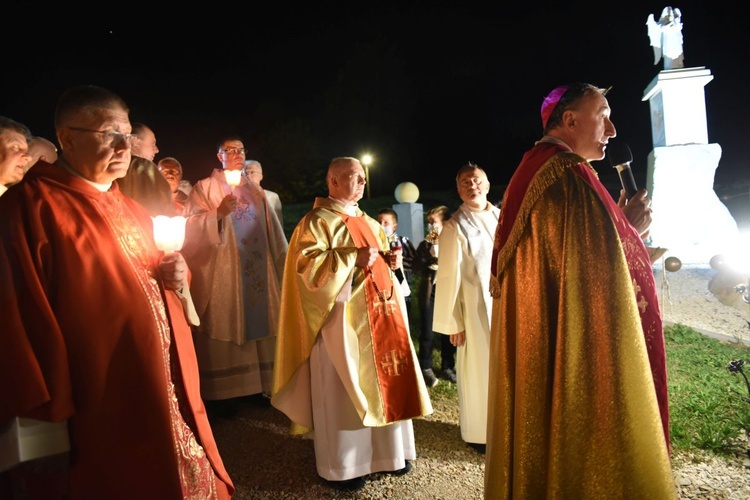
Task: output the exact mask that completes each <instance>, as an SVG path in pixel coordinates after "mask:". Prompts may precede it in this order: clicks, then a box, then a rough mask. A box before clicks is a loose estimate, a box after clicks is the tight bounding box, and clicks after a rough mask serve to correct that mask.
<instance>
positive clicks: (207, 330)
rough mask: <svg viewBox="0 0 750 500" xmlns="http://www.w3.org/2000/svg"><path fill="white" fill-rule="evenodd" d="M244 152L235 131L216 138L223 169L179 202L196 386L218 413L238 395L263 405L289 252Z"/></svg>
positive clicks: (233, 407) (233, 406) (227, 409)
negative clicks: (193, 322)
mask: <svg viewBox="0 0 750 500" xmlns="http://www.w3.org/2000/svg"><path fill="white" fill-rule="evenodd" d="M245 155H246V151H245V146H244V144H243V142H242V139H240V138H239V137H235V136H232V137H227V138H225V139H223V140H221V141H220V142H219V144H218V147H217V153H216V156H217V158H218V159H219V162H221V167H222V168H218V169H215V170H214V171H213V172H212V174H211V175H210V176H209V177H207V178H205V179H201V180H199V181H198V182H196V183H195V185H194V186H193V189H192V190H191V191H190V194H189V196H188V200H187V204H186V205H185V215H187V216H188V227H187V236H186V240H185V246H184V247H183V249H184V252H185V258H186V259H187V261H188V264H189V265H190V269H191V271H192V272H193V282H192V284H193V286H192V292H193V298H194V301H195V306H196V309H197V311H198V315H199V316H200V326H198V327H197V328H196V334H195V347H196V351H197V354H198V364H199V366H200V372H201V393H202V394H203V398H204V399H205V400H207V401H208V403H207V404H208V408H209V410H210V411H212V412H214V413H218V414H224V415H227V414H231V413H233V412H234V410H236V408H237V406H236V405H237V403H238V402H239V400H238V399H237V398H241V397H245V396H253V395H257V396H255V397H253V398H250V399H252V400H254V401H257V402H260V403H262V404H268V399H267V398H266V397H265V396H264V394H263V393H264V392H266V393H267V392H270V390H271V377H272V374H273V357H274V349H275V345H276V326H277V322H278V309H279V289H280V287H281V274H282V272H283V268H284V258H285V257H286V251H287V241H286V237H285V236H284V231H283V228H282V227H281V223H280V222H279V219H278V218H277V217H275V216H274V215H273V214H272V211H271V208H270V207H269V206H268V202H267V200H266V196H265V194H264V193H263V188H261V187H260V186H259V185H258V184H256V183H254V182H248V180H247V178H246V177H242V176H241V175H240V174H241V173H242V171H243V167H244V166H245ZM232 175H236V176H237V177H236V178H234V180H232V179H233V177H232ZM230 181H231V183H230Z"/></svg>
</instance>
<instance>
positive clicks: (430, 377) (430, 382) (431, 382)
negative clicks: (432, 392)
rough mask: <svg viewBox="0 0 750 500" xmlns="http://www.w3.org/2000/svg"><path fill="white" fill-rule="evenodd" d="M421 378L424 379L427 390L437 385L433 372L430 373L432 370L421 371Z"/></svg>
mask: <svg viewBox="0 0 750 500" xmlns="http://www.w3.org/2000/svg"><path fill="white" fill-rule="evenodd" d="M422 377H424V383H425V385H426V386H427V387H429V388H433V387H435V386H436V385H437V384H438V379H437V377H436V376H435V372H433V371H432V368H427V369H426V370H422Z"/></svg>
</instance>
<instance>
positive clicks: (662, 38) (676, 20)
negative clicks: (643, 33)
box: [646, 7, 685, 69]
mask: <svg viewBox="0 0 750 500" xmlns="http://www.w3.org/2000/svg"><path fill="white" fill-rule="evenodd" d="M681 18H682V13H681V12H680V9H678V8H674V9H673V8H672V7H664V10H662V11H661V17H660V18H659V22H658V23H657V22H656V21H655V20H654V15H653V14H649V15H648V19H646V26H647V27H648V37H649V39H650V40H651V46H652V47H653V48H654V64H659V59H661V58H662V57H663V58H664V69H677V68H683V67H684V66H685V65H684V62H683V53H682V20H681Z"/></svg>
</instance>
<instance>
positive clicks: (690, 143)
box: [642, 7, 739, 264]
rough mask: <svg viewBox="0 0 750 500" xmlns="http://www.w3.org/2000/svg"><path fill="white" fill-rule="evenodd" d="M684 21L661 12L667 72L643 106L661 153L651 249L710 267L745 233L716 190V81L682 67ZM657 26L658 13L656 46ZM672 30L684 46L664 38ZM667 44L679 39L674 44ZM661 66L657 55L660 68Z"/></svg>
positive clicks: (654, 161) (652, 158)
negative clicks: (712, 121)
mask: <svg viewBox="0 0 750 500" xmlns="http://www.w3.org/2000/svg"><path fill="white" fill-rule="evenodd" d="M680 19H681V14H680V11H679V9H672V8H671V7H667V8H665V9H664V11H663V12H662V19H661V20H660V24H659V25H658V26H660V27H659V28H658V29H660V30H661V44H660V47H661V51H662V56H664V70H662V71H660V72H659V74H658V75H656V77H654V79H653V80H651V83H649V84H648V86H647V87H646V90H645V91H644V94H643V99H642V100H644V101H648V102H649V106H650V108H651V136H652V141H653V146H654V149H653V150H652V151H651V153H649V157H648V175H647V186H646V188H647V189H648V192H649V196H650V197H651V208H652V209H653V211H654V212H653V223H652V225H651V230H650V232H649V239H650V245H651V246H659V247H663V248H667V249H668V251H669V253H670V254H672V255H675V256H677V257H678V258H679V259H680V260H681V261H682V262H683V263H694V264H708V262H709V261H710V260H711V257H713V256H714V255H717V254H721V253H726V252H728V251H731V249H732V248H733V247H734V246H736V245H737V241H738V237H739V231H738V228H737V223H736V221H735V220H734V218H733V217H732V215H731V214H730V212H729V210H728V209H727V207H726V206H725V205H724V204H723V203H722V202H721V200H719V198H718V196H716V193H715V192H714V190H713V184H714V175H715V172H716V167H718V165H719V159H720V158H721V146H719V145H718V144H710V143H709V142H708V127H707V122H706V98H705V91H704V86H705V85H706V84H707V83H708V82H710V81H711V80H713V76H712V75H711V71H710V70H708V69H706V68H705V67H703V66H700V67H694V68H683V52H682V33H681V30H682V22H681V20H680ZM665 22H666V24H664V23H665ZM652 23H654V21H653V14H651V15H649V20H648V21H647V25H649V29H648V34H649V37H650V38H651V45H652V46H654V30H655V29H657V28H653V27H652ZM672 29H675V30H677V31H678V32H679V39H678V38H677V35H676V34H674V33H672V32H669V33H670V34H668V35H665V34H664V30H672ZM665 38H674V40H673V43H672V44H670V43H669V42H666V41H665ZM677 41H679V44H678V43H677ZM677 45H679V50H678V48H677ZM654 52H655V53H656V46H654ZM658 62H659V57H658V56H657V58H656V62H655V63H654V64H656V63H658Z"/></svg>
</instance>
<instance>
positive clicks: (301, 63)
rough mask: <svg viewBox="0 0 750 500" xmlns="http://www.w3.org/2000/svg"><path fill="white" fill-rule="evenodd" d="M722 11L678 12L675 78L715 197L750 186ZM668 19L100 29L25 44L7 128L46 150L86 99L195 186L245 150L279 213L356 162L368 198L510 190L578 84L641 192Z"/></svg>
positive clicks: (737, 59) (441, 17) (373, 8)
mask: <svg viewBox="0 0 750 500" xmlns="http://www.w3.org/2000/svg"><path fill="white" fill-rule="evenodd" d="M441 5H442V6H441ZM715 5H716V3H711V2H702V1H693V2H689V3H683V4H674V5H672V6H673V7H677V8H679V9H680V10H681V11H682V22H683V36H684V44H683V46H684V52H685V67H686V68H689V67H698V66H705V67H706V68H708V69H709V70H711V72H712V74H713V76H714V80H713V81H711V82H710V83H709V84H708V85H707V86H706V87H705V92H706V104H707V113H708V134H709V142H712V143H718V144H720V145H721V147H722V150H723V156H722V160H721V162H720V164H719V168H718V170H717V179H722V178H727V179H728V178H730V177H731V176H733V175H747V174H746V173H745V172H744V171H745V170H749V169H747V168H746V159H745V157H744V155H742V150H741V144H742V142H741V141H743V140H745V136H746V135H747V134H746V131H745V128H746V127H747V125H746V124H747V121H748V116H750V109H749V108H750V106H749V105H748V101H747V99H745V98H744V96H745V95H746V92H747V88H748V81H747V80H748V78H747V71H746V70H745V66H746V63H745V62H744V61H743V59H744V57H746V56H747V53H748V51H747V49H748V39H749V38H750V37H749V36H748V35H750V33H748V29H747V27H746V26H745V24H744V22H743V21H742V20H740V21H739V22H736V23H735V24H731V23H732V22H733V19H732V13H731V12H727V11H726V10H725V9H722V8H718V7H716V6H715ZM666 6H667V4H664V3H656V2H645V1H634V2H617V5H615V4H608V3H601V2H590V3H589V2H586V3H584V2H543V3H531V2H523V6H516V7H499V6H496V7H489V8H488V7H467V6H455V5H450V4H441V3H438V2H411V3H409V4H408V6H404V5H400V6H398V7H386V6H384V5H383V4H378V5H375V4H372V3H370V4H367V5H364V6H363V5H360V4H357V5H354V4H353V3H352V4H349V6H348V7H346V8H345V9H344V10H337V11H334V10H333V9H331V8H328V7H326V6H325V5H319V4H316V5H315V6H312V5H311V6H305V7H302V8H297V7H294V8H292V7H290V6H286V7H283V10H281V8H279V7H269V8H268V10H263V11H260V12H257V13H255V14H254V15H252V16H248V15H247V14H243V13H240V12H239V11H238V12H236V13H234V12H232V11H231V10H225V9H223V8H222V9H218V10H217V11H216V12H214V11H212V12H210V13H206V12H200V13H197V14H191V13H188V14H186V15H187V16H188V17H190V18H192V21H190V22H178V21H177V20H176V19H171V18H170V19H164V20H160V19H154V18H152V17H151V16H148V15H143V16H142V18H141V19H140V21H139V22H138V23H136V22H132V23H128V22H124V21H123V20H122V19H121V20H120V24H111V25H110V24H105V21H100V22H99V23H96V24H97V25H98V26H101V28H92V27H91V26H92V25H93V24H87V25H79V26H70V25H68V26H67V27H66V29H65V30H59V31H58V32H57V33H56V34H55V35H52V34H51V33H52V32H51V31H47V32H46V33H47V35H44V34H41V35H38V36H35V37H34V38H35V43H41V44H42V46H44V47H47V48H48V50H47V51H46V52H44V51H42V52H34V53H29V55H28V57H25V52H16V53H15V56H16V58H15V59H14V60H13V61H12V62H11V61H10V59H6V65H7V66H8V68H7V69H6V71H4V76H3V78H2V80H3V81H2V83H1V84H0V85H2V92H0V96H2V97H1V98H0V114H4V115H7V116H10V117H12V118H14V119H16V120H19V121H22V122H24V123H25V124H26V125H28V126H29V127H30V128H31V129H32V132H33V133H35V134H39V135H44V136H47V137H48V138H51V139H54V133H53V127H52V121H53V111H54V105H55V102H56V99H57V97H58V96H59V95H60V94H61V93H62V91H63V90H64V89H66V88H67V87H69V86H71V85H74V84H79V83H94V84H98V85H102V86H104V87H108V88H110V89H112V90H114V91H115V92H117V93H119V94H120V95H121V96H122V97H123V98H124V99H125V100H126V101H127V102H128V103H129V105H130V107H131V120H132V121H142V122H144V123H146V124H148V125H150V126H151V127H152V128H153V129H154V131H155V133H156V137H157V143H158V146H159V148H160V150H161V151H160V153H159V154H158V155H157V157H156V159H157V160H158V159H159V158H162V157H164V156H175V157H177V158H178V159H179V160H180V161H181V162H182V163H183V165H184V167H185V169H186V178H188V179H189V180H191V181H195V180H197V179H199V178H201V177H205V176H207V175H209V173H210V171H211V169H212V168H215V167H218V166H219V163H218V160H217V159H216V156H215V143H216V141H217V140H218V139H219V138H220V137H221V136H222V135H224V134H228V133H238V134H239V135H241V136H242V137H243V138H244V140H245V145H246V147H248V149H249V150H250V154H249V155H248V157H249V158H254V159H257V160H259V161H261V162H262V163H263V165H264V169H265V171H266V181H267V182H266V181H264V184H267V187H269V188H272V189H275V190H278V191H279V192H280V193H282V197H283V196H284V193H285V192H286V191H287V187H286V186H288V185H290V184H289V183H291V182H293V181H295V180H296V181H304V180H305V176H306V175H309V176H310V178H312V179H318V178H322V177H321V176H322V172H323V169H324V168H325V167H326V166H327V163H328V161H329V160H330V158H332V157H334V156H342V155H351V156H361V155H362V154H363V153H364V152H366V151H369V152H371V153H372V154H373V155H374V156H375V163H374V164H373V166H372V170H371V188H372V192H373V195H375V194H389V193H392V192H393V188H394V187H395V186H396V185H397V184H398V183H400V182H403V181H412V182H415V183H416V184H417V185H418V186H420V188H421V189H422V190H427V189H440V190H442V189H453V188H454V186H455V184H454V181H453V179H454V176H455V172H456V171H457V169H458V168H459V167H460V166H461V165H462V164H463V163H465V162H466V161H469V160H471V161H473V162H475V163H477V164H479V165H480V166H482V167H484V168H485V170H487V172H488V175H489V178H490V181H491V182H492V183H493V184H494V185H503V184H505V183H506V182H507V181H508V179H509V178H510V176H511V174H512V172H513V170H514V168H515V166H516V165H517V163H518V161H519V160H520V158H521V156H522V154H523V152H524V151H525V150H526V149H528V148H529V147H530V146H531V145H532V144H533V142H534V141H535V140H536V139H538V138H539V137H540V136H541V124H540V119H539V107H540V105H541V102H542V99H543V98H544V96H545V95H546V94H547V93H548V92H549V91H550V90H551V89H552V88H553V87H555V86H557V85H560V84H563V83H568V82H571V81H588V82H590V83H593V84H596V85H599V86H602V87H606V86H609V85H613V89H612V92H611V93H610V94H609V95H608V98H609V101H610V105H611V107H612V110H613V111H612V120H613V122H614V124H615V126H616V127H617V129H618V139H619V140H622V141H624V142H627V143H628V144H629V145H630V147H631V150H632V151H633V156H634V161H633V164H632V168H633V171H634V173H635V176H636V180H637V181H638V182H639V185H642V184H644V183H645V175H646V161H647V156H648V153H649V152H650V151H651V149H652V145H651V128H650V127H651V125H650V118H649V106H648V103H647V102H643V101H642V100H641V97H642V95H643V91H644V89H645V88H646V86H647V85H648V84H649V82H650V81H651V80H652V79H653V78H654V77H655V76H656V75H657V74H658V72H659V71H660V70H661V69H662V68H663V65H662V62H661V61H660V62H659V64H658V65H654V64H653V50H652V48H651V47H650V45H649V40H648V36H647V32H646V18H647V16H648V15H649V14H654V15H655V17H656V18H657V19H658V17H659V15H660V13H661V11H662V9H663V8H664V7H666ZM271 9H275V11H274V12H272V10H271ZM199 18H200V20H199ZM107 23H108V21H107ZM105 26H106V27H105ZM133 26H140V27H138V28H134V27H133ZM42 32H44V30H40V33H42ZM6 35H7V33H6ZM9 36H12V34H11V35H9ZM27 43H28V42H27ZM7 56H8V54H6V57H7ZM10 65H12V67H13V68H12V71H10ZM595 166H596V167H597V169H598V171H599V172H600V176H601V177H602V178H603V180H606V179H615V180H616V179H617V177H616V173H615V171H614V169H612V168H610V166H609V164H608V162H606V160H605V161H603V162H598V163H597V164H596V165H595ZM319 173H320V174H319ZM317 194H324V192H323V193H317ZM299 201H302V200H299Z"/></svg>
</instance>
